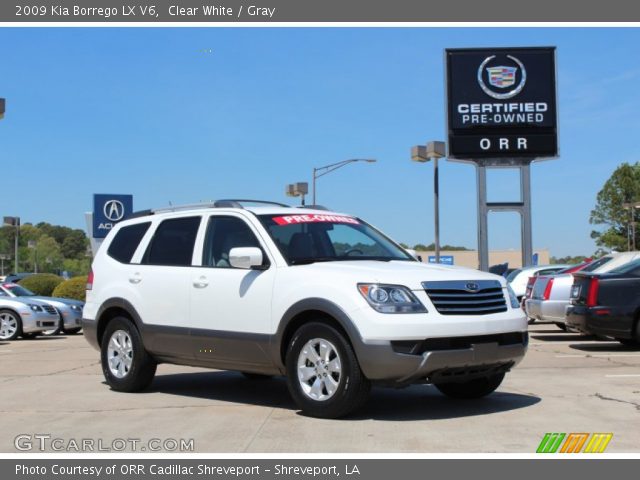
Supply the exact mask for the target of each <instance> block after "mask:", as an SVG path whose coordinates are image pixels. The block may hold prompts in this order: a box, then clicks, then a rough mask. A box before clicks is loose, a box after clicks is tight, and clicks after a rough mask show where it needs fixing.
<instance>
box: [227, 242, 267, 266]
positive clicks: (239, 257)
mask: <svg viewBox="0 0 640 480" xmlns="http://www.w3.org/2000/svg"><path fill="white" fill-rule="evenodd" d="M262 259H263V257H262V250H260V249H259V248H257V247H236V248H232V249H231V250H230V251H229V263H230V264H231V266H232V267H233V268H243V269H245V270H249V269H254V270H262V269H264V266H263V265H262Z"/></svg>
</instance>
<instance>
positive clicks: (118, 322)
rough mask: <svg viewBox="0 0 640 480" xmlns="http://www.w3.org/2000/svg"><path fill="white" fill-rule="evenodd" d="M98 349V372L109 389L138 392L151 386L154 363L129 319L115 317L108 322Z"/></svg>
mask: <svg viewBox="0 0 640 480" xmlns="http://www.w3.org/2000/svg"><path fill="white" fill-rule="evenodd" d="M100 350H101V351H100V359H101V363H102V373H103V374H104V378H105V379H106V381H107V383H108V384H109V386H110V387H111V388H112V389H113V390H117V391H119V392H139V391H141V390H144V389H145V388H147V387H148V386H149V385H150V384H151V382H152V380H153V377H154V375H155V373H156V368H157V363H156V362H155V360H154V359H153V358H152V357H151V355H149V354H148V353H147V351H146V350H145V349H144V345H143V343H142V337H141V336H140V332H138V329H137V328H136V327H135V325H134V324H133V322H132V321H131V320H130V319H128V318H127V317H121V316H118V317H115V318H113V319H112V320H111V321H110V322H109V324H108V325H107V328H106V330H105V332H104V335H103V337H102V344H101V349H100Z"/></svg>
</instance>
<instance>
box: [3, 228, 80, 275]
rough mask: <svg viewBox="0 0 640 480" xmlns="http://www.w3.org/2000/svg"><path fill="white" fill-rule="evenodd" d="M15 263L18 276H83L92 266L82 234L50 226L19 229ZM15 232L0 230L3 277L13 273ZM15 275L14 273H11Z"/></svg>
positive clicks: (71, 229)
mask: <svg viewBox="0 0 640 480" xmlns="http://www.w3.org/2000/svg"><path fill="white" fill-rule="evenodd" d="M19 233H20V234H19V237H18V261H19V270H20V272H35V271H37V272H41V273H55V274H58V275H60V274H61V273H62V272H65V271H66V272H68V273H69V274H70V275H86V274H87V273H88V272H89V268H90V266H91V254H90V252H89V239H88V238H87V236H86V234H85V233H84V231H83V230H80V229H73V228H69V227H64V226H61V225H51V224H50V223H46V222H40V223H38V224H35V225H33V224H31V223H25V224H24V225H21V226H20V232H19ZM15 235H16V229H15V227H12V226H3V227H1V228H0V255H1V257H0V258H2V259H4V260H3V263H4V271H3V272H1V274H2V275H7V274H8V273H11V272H14V270H15V263H14V262H15V254H14V241H15ZM14 273H15V272H14Z"/></svg>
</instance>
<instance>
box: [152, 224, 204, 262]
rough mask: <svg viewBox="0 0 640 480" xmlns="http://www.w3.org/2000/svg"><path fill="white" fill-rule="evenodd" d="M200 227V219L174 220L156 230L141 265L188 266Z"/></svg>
mask: <svg viewBox="0 0 640 480" xmlns="http://www.w3.org/2000/svg"><path fill="white" fill-rule="evenodd" d="M199 226H200V217H187V218H174V219H171V220H165V221H164V222H162V223H161V224H160V225H159V226H158V229H157V230H156V232H155V234H154V235H153V238H152V239H151V243H149V247H148V248H147V251H146V253H145V254H144V259H143V260H142V263H144V264H146V265H173V266H189V265H191V258H192V256H193V246H194V245H195V243H196V235H197V233H198V227H199Z"/></svg>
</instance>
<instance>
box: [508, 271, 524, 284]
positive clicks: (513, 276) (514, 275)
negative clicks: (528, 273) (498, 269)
mask: <svg viewBox="0 0 640 480" xmlns="http://www.w3.org/2000/svg"><path fill="white" fill-rule="evenodd" d="M521 271H522V269H520V268H518V269H516V270H514V271H513V272H511V273H510V274H509V275H507V282H509V283H511V282H513V280H514V278H516V277H517V276H518V274H519V273H520V272H521Z"/></svg>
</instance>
